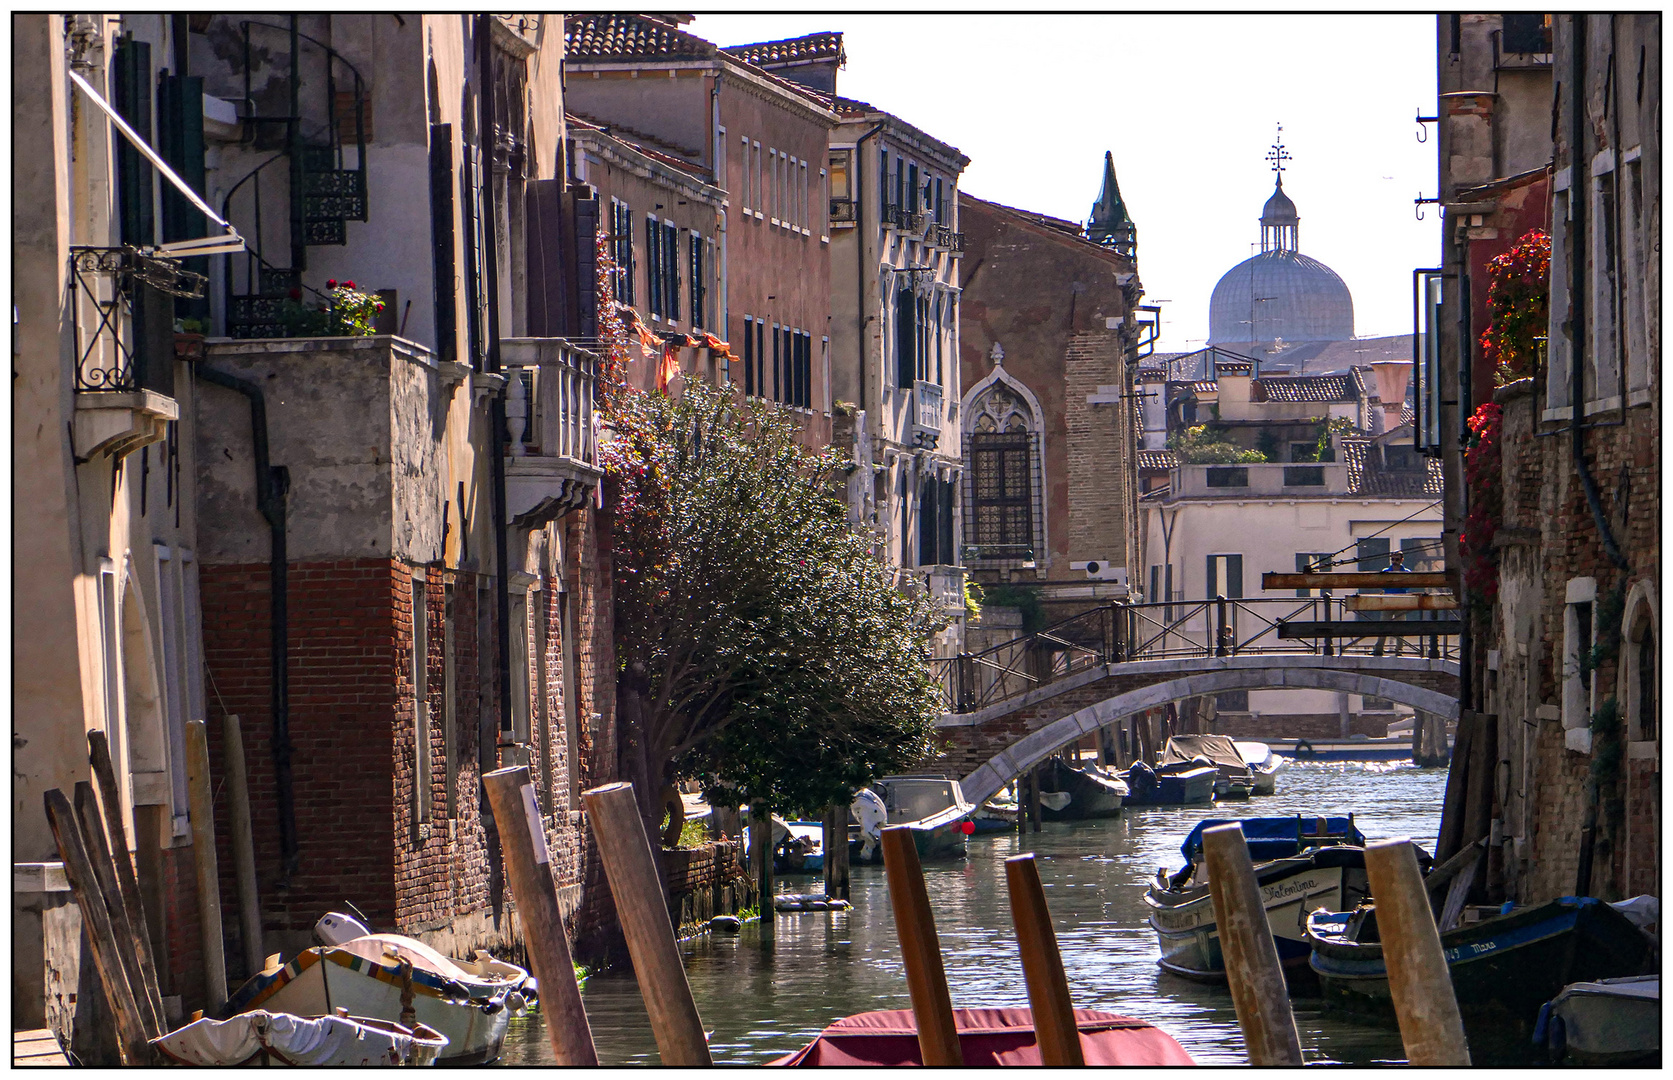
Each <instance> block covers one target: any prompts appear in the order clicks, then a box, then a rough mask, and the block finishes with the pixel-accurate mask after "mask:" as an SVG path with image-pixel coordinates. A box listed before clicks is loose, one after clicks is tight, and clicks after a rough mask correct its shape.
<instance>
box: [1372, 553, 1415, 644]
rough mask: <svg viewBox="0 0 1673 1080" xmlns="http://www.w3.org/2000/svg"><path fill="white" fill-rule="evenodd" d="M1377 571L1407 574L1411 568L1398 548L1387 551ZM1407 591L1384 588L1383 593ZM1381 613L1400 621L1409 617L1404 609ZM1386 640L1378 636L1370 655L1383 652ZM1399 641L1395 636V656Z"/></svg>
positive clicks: (1395, 593)
mask: <svg viewBox="0 0 1673 1080" xmlns="http://www.w3.org/2000/svg"><path fill="white" fill-rule="evenodd" d="M1378 572H1379V573H1383V574H1409V573H1411V570H1410V569H1409V568H1408V567H1407V566H1406V554H1405V552H1403V551H1398V550H1396V551H1391V552H1389V553H1388V565H1387V566H1385V567H1383V568H1382V570H1380V571H1378ZM1409 591H1410V590H1408V589H1384V590H1383V594H1384V595H1385V596H1404V595H1406V593H1407V592H1409ZM1381 614H1382V617H1383V618H1384V619H1398V620H1400V621H1402V622H1404V621H1405V620H1406V619H1408V618H1410V617H1411V613H1410V612H1406V611H1384V612H1382V613H1381ZM1387 641H1388V639H1387V638H1378V639H1377V644H1376V647H1375V648H1373V649H1372V650H1371V655H1372V656H1381V655H1382V654H1383V644H1384V643H1385V642H1387ZM1400 643H1401V639H1400V638H1395V639H1394V655H1395V656H1399V655H1400Z"/></svg>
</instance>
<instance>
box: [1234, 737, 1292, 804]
mask: <svg viewBox="0 0 1673 1080" xmlns="http://www.w3.org/2000/svg"><path fill="white" fill-rule="evenodd" d="M1233 745H1234V746H1236V747H1237V752H1238V753H1239V754H1241V755H1242V757H1243V762H1244V764H1246V765H1248V766H1249V772H1250V773H1252V774H1253V775H1254V778H1255V794H1256V795H1274V794H1276V793H1277V791H1278V771H1279V770H1280V769H1282V768H1283V767H1284V758H1282V757H1280V756H1278V755H1277V754H1274V753H1273V752H1272V747H1270V746H1268V745H1267V744H1266V743H1263V742H1253V741H1249V742H1245V741H1244V740H1242V739H1236V740H1233Z"/></svg>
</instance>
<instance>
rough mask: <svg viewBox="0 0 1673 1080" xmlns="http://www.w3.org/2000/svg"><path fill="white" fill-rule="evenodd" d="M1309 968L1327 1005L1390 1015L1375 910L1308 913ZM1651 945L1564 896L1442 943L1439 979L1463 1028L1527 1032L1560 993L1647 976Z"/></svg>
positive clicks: (1615, 915)
mask: <svg viewBox="0 0 1673 1080" xmlns="http://www.w3.org/2000/svg"><path fill="white" fill-rule="evenodd" d="M1306 937H1307V942H1308V944H1309V946H1310V947H1311V950H1312V956H1311V958H1310V961H1309V962H1310V964H1311V966H1312V969H1313V970H1314V971H1315V972H1317V973H1318V976H1319V984H1320V987H1321V988H1322V989H1323V991H1324V994H1325V998H1326V1000H1327V1001H1329V1002H1331V1003H1332V1004H1335V1005H1338V1006H1342V1007H1346V1008H1352V1009H1360V1010H1363V1011H1369V1012H1375V1013H1382V1014H1385V1015H1387V1014H1390V1013H1391V1010H1392V1005H1391V999H1390V997H1389V988H1388V971H1387V969H1386V968H1385V967H1384V966H1383V950H1382V943H1381V938H1380V937H1379V936H1378V933H1377V924H1376V907H1375V905H1361V906H1359V907H1358V908H1357V909H1344V908H1335V909H1331V910H1329V911H1318V912H1314V913H1313V914H1312V915H1311V916H1310V917H1309V918H1308V920H1307V934H1306ZM1652 944H1653V943H1652V941H1651V939H1650V938H1649V936H1648V935H1647V934H1646V933H1645V932H1644V931H1642V930H1640V929H1639V928H1638V927H1636V926H1634V925H1633V924H1632V923H1631V922H1630V921H1629V920H1628V919H1627V917H1626V916H1624V915H1623V914H1622V913H1621V912H1619V911H1617V910H1616V909H1614V908H1613V907H1611V906H1610V905H1608V904H1606V903H1604V902H1602V901H1601V900H1597V899H1594V898H1592V897H1573V896H1564V897H1560V898H1558V899H1556V900H1552V901H1550V902H1549V903H1545V904H1538V905H1533V906H1529V907H1525V908H1517V909H1512V910H1511V911H1509V912H1508V913H1506V914H1503V915H1496V916H1493V917H1491V918H1487V919H1482V920H1481V921H1480V922H1474V923H1466V924H1464V925H1462V926H1458V927H1455V928H1453V929H1451V930H1447V931H1446V932H1444V933H1443V934H1441V948H1442V951H1443V952H1444V953H1445V955H1446V962H1447V970H1448V974H1449V975H1450V976H1451V977H1452V988H1453V992H1454V994H1455V995H1456V996H1457V999H1458V1008H1459V1011H1460V1012H1461V1013H1463V1015H1464V1020H1465V1025H1466V1034H1468V1031H1469V1028H1470V1027H1471V1026H1472V1025H1476V1024H1482V1025H1487V1024H1490V1025H1502V1024H1503V1023H1504V1022H1505V1021H1506V1020H1509V1021H1512V1022H1514V1023H1517V1024H1520V1025H1523V1026H1524V1030H1526V1029H1527V1028H1529V1027H1531V1026H1532V1025H1533V1023H1534V1020H1535V1018H1536V1016H1537V1015H1538V1012H1539V1007H1540V1005H1541V1004H1543V1003H1544V1002H1547V1001H1549V1000H1551V999H1552V998H1554V997H1556V996H1557V995H1558V994H1559V993H1560V992H1561V991H1562V988H1563V987H1564V986H1566V985H1567V984H1569V983H1575V982H1588V981H1596V980H1598V979H1607V978H1618V977H1622V976H1628V975H1642V974H1648V973H1649V972H1650V970H1651V969H1652V966H1653V961H1652V958H1651V948H1652Z"/></svg>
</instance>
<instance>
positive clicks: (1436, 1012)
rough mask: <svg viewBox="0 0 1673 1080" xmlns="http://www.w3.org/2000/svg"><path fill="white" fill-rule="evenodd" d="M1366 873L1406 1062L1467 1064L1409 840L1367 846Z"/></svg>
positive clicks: (1466, 1051)
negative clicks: (1374, 901) (1374, 902)
mask: <svg viewBox="0 0 1673 1080" xmlns="http://www.w3.org/2000/svg"><path fill="white" fill-rule="evenodd" d="M1365 873H1366V876H1367V877H1369V878H1370V879H1371V895H1372V896H1374V897H1376V898H1377V932H1378V934H1379V935H1381V937H1382V946H1383V963H1384V965H1386V966H1387V968H1388V989H1389V996H1390V997H1391V998H1393V1000H1394V1013H1395V1015H1396V1016H1397V1017H1398V1018H1399V1021H1400V1041H1401V1042H1403V1043H1404V1044H1405V1046H1406V1058H1407V1060H1409V1061H1410V1062H1411V1063H1412V1064H1413V1065H1442V1066H1458V1065H1468V1064H1469V1063H1470V1048H1469V1044H1468V1043H1466V1042H1465V1041H1464V1022H1463V1019H1462V1018H1461V1017H1460V1016H1459V1015H1458V999H1457V998H1456V997H1455V996H1454V995H1453V992H1452V976H1451V974H1450V973H1449V972H1448V971H1447V965H1446V953H1445V952H1444V951H1443V950H1442V948H1441V934H1440V931H1439V930H1438V929H1437V928H1436V926H1435V918H1434V914H1433V911H1432V909H1431V908H1430V906H1429V895H1428V890H1427V889H1425V888H1424V885H1423V872H1422V871H1421V870H1419V869H1418V865H1417V852H1416V851H1415V850H1414V849H1413V847H1412V844H1411V841H1410V840H1380V841H1377V842H1376V843H1372V844H1367V845H1366V846H1365Z"/></svg>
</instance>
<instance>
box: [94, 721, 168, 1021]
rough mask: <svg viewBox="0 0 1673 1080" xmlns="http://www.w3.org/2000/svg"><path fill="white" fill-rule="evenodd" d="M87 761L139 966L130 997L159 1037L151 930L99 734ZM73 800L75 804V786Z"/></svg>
mask: <svg viewBox="0 0 1673 1080" xmlns="http://www.w3.org/2000/svg"><path fill="white" fill-rule="evenodd" d="M87 760H88V763H89V764H90V765H92V766H93V778H94V780H95V781H97V782H98V785H99V801H100V802H101V803H102V804H103V805H104V827H105V832H106V835H108V837H109V839H110V849H111V854H112V856H113V860H112V861H113V864H114V868H115V870H116V882H117V887H118V889H119V890H120V891H121V894H122V910H123V914H124V915H125V916H126V918H127V921H128V926H129V928H130V930H131V931H132V934H133V939H134V952H135V956H136V959H137V960H138V962H139V973H140V980H141V985H140V986H136V987H134V993H135V994H139V993H140V992H141V991H143V992H144V996H145V999H146V1001H145V1004H146V1006H147V1007H148V1009H149V1010H150V1012H151V1013H152V1014H153V1015H154V1016H155V1017H156V1019H157V1024H158V1027H157V1029H156V1031H155V1034H157V1035H161V1034H163V1033H164V1032H166V1031H167V1030H168V1024H167V1018H166V1017H165V1016H164V1014H163V998H162V992H161V990H160V989H159V988H158V985H157V958H156V957H155V956H154V955H153V954H152V952H151V929H150V927H149V926H147V925H146V921H145V903H144V901H143V900H142V899H141V898H140V893H139V878H138V877H137V876H136V875H135V873H134V864H133V861H132V860H131V859H129V857H128V830H127V827H126V826H125V825H123V823H122V796H121V793H120V792H119V791H118V790H117V787H116V770H115V768H114V767H113V766H112V765H111V762H110V742H109V740H108V739H107V738H106V737H105V733H104V732H103V731H98V730H94V731H89V732H88V733H87ZM76 796H77V799H78V800H79V799H80V796H81V792H80V785H79V784H78V785H77V791H76ZM86 828H88V829H89V830H94V829H96V828H97V824H96V823H95V824H93V825H87V826H86ZM88 836H89V839H90V840H91V839H92V833H91V832H89V833H88Z"/></svg>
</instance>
